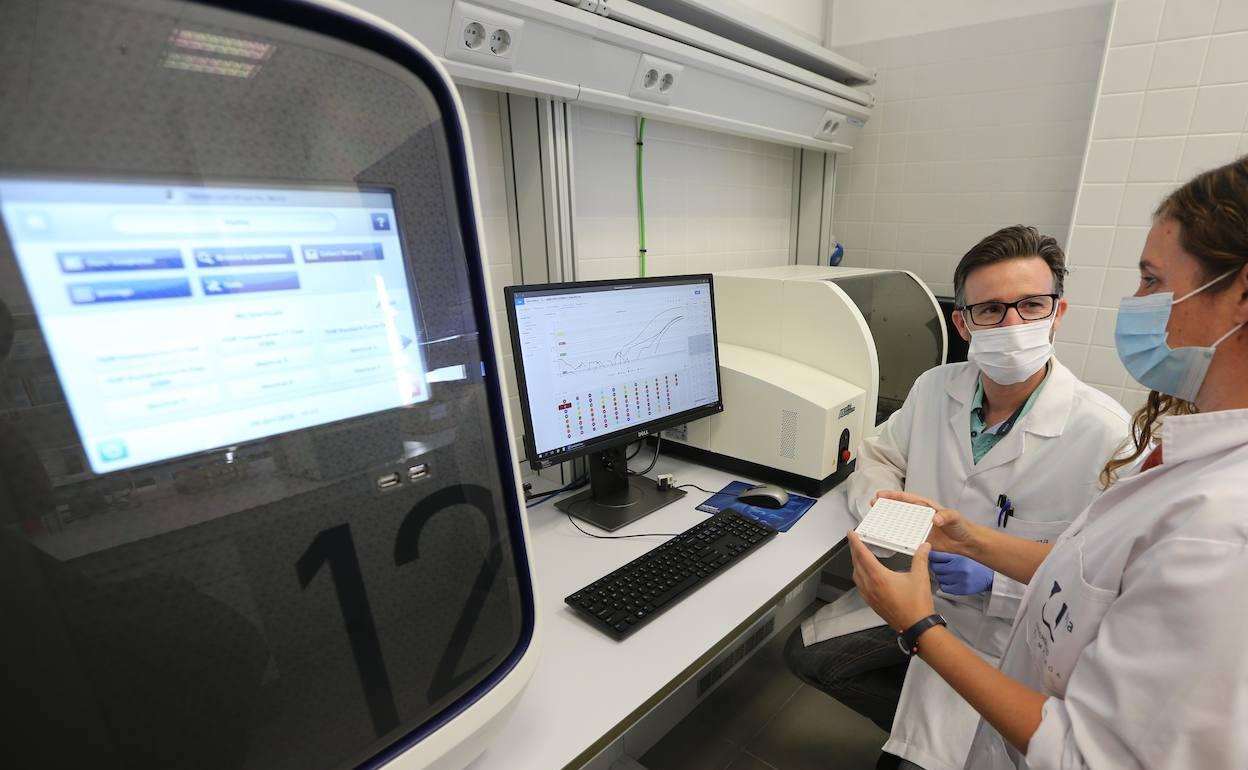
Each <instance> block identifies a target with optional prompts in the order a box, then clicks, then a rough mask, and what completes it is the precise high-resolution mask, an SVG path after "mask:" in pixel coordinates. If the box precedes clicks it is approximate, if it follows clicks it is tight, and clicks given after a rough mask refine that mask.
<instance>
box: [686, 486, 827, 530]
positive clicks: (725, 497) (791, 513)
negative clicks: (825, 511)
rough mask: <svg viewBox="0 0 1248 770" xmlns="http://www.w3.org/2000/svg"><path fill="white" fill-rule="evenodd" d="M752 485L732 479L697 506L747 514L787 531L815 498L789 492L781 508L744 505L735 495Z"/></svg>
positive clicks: (762, 522) (758, 520) (713, 510)
mask: <svg viewBox="0 0 1248 770" xmlns="http://www.w3.org/2000/svg"><path fill="white" fill-rule="evenodd" d="M753 486H754V485H753V484H751V483H749V482H748V481H734V482H731V483H730V484H729V485H728V486H726V487H724V488H723V489H721V490H719V491H718V492H716V493H715V494H713V495H711V496H710V497H709V498H707V500H706V502H704V503H702V504H701V505H699V506H698V510H699V511H704V512H706V513H712V514H714V513H719V512H720V511H722V510H724V509H725V508H728V509H731V510H734V511H736V512H737V513H740V514H743V515H745V516H749V517H750V518H751V519H754V520H755V521H757V522H758V523H760V524H766V525H767V526H769V527H771V528H772V529H774V530H777V531H779V532H788V531H789V527H792V526H793V525H794V524H796V523H797V520H798V519H800V518H802V514H804V513H806V511H809V510H810V506H812V505H814V504H815V498H813V497H806V496H805V495H796V494H793V493H792V492H790V493H789V502H788V503H786V504H785V506H784V507H783V508H760V507H759V506H757V505H746V504H745V503H743V502H741V501H740V500H738V499H737V495H738V494H740V493H742V492H744V491H745V490H747V489H749V488H750V487H753Z"/></svg>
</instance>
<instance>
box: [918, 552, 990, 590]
mask: <svg viewBox="0 0 1248 770" xmlns="http://www.w3.org/2000/svg"><path fill="white" fill-rule="evenodd" d="M928 565H929V566H930V567H931V569H932V572H934V573H936V580H937V581H939V583H940V590H942V591H944V592H945V593H947V594H956V595H958V596H965V595H967V594H978V593H983V592H984V591H990V590H992V575H993V572H992V570H990V569H988V568H987V567H985V566H984V565H982V564H980V563H979V562H977V561H975V560H973V559H968V558H967V557H965V556H958V555H956V554H952V553H944V552H943V551H932V553H931V556H930V557H929V558H928Z"/></svg>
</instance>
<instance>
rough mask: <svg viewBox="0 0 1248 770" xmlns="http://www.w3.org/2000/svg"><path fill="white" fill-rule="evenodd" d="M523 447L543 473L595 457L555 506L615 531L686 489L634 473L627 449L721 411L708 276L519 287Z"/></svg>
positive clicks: (513, 306) (515, 329)
mask: <svg viewBox="0 0 1248 770" xmlns="http://www.w3.org/2000/svg"><path fill="white" fill-rule="evenodd" d="M506 295H507V313H508V320H509V321H510V326H511V343H512V351H513V353H514V360H515V364H516V376H517V379H518V382H519V385H520V411H521V414H522V415H523V418H524V430H525V436H524V445H525V451H526V452H527V456H528V460H529V464H530V465H531V466H532V467H533V468H534V469H535V470H540V469H542V468H545V467H548V466H551V465H554V464H557V463H561V462H565V461H567V460H572V459H575V458H578V457H583V456H588V457H589V476H590V488H589V490H587V491H585V492H582V493H580V494H578V495H574V496H572V497H570V498H567V499H566V500H562V501H559V502H558V503H556V505H557V507H559V508H560V510H564V511H566V512H568V513H570V514H571V515H573V516H576V517H577V518H580V519H583V520H585V521H588V522H589V523H591V524H594V525H596V526H598V527H601V528H602V529H606V530H614V529H618V528H620V527H622V526H624V525H625V524H628V523H629V522H632V521H635V520H636V519H638V518H640V517H642V516H644V515H646V514H647V513H650V512H651V511H654V510H656V509H658V508H660V507H662V506H664V505H666V504H668V503H670V502H672V501H673V500H676V499H679V498H680V497H683V496H684V494H685V493H684V492H683V491H681V490H674V489H670V490H660V489H659V488H658V485H657V484H656V483H655V482H654V481H653V480H650V479H646V478H644V477H642V476H636V475H631V474H629V472H628V463H627V459H626V454H625V450H626V447H627V446H628V445H629V444H631V443H632V442H634V441H637V440H638V439H642V438H645V437H646V436H650V435H654V434H657V433H658V432H659V431H661V430H663V429H664V428H669V427H673V426H676V425H682V424H684V423H687V422H690V421H691V420H696V419H698V418H699V417H706V416H709V415H712V414H716V413H718V412H722V411H723V409H724V405H723V400H722V397H721V390H720V383H719V352H718V347H717V344H716V335H715V297H714V286H713V282H712V279H711V276H710V275H709V274H708V275H684V276H666V277H661V278H627V279H620V280H610V281H584V282H578V283H560V284H538V285H531V286H510V287H508V288H507V290H506Z"/></svg>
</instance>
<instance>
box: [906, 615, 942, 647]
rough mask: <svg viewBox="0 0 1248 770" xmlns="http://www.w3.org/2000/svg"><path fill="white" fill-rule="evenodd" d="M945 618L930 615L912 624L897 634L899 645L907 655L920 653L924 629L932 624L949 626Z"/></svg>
mask: <svg viewBox="0 0 1248 770" xmlns="http://www.w3.org/2000/svg"><path fill="white" fill-rule="evenodd" d="M948 625H949V624H948V623H946V622H945V619H944V618H942V617H941V616H940V615H928V616H927V617H925V618H923V619H922V620H920V621H919V622H918V623H915V624H914V625H913V626H910V627H909V628H907V629H906V630H905V631H902V632H901V633H900V634H897V646H898V647H900V648H901V651H902V652H904V653H905V654H906V655H907V657H908V656H911V655H914V654H916V653H918V651H919V637H920V636H921V635H922V634H923V632H924V631H926V630H927V629H929V628H931V627H932V626H948Z"/></svg>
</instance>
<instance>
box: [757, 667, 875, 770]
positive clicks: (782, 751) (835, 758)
mask: <svg viewBox="0 0 1248 770" xmlns="http://www.w3.org/2000/svg"><path fill="white" fill-rule="evenodd" d="M886 738H887V736H886V735H885V734H884V732H883V731H882V730H880V729H879V728H878V727H876V726H875V725H874V724H872V723H871V721H870V720H868V719H865V718H863V717H861V716H858V715H857V714H855V713H854V712H852V711H850V710H849V709H847V708H845V707H844V706H842V705H841V704H840V703H838V702H836V701H835V700H833V699H832V698H829V697H828V696H827V695H825V694H824V693H822V692H820V691H819V690H816V689H815V688H813V687H809V686H806V685H802V688H801V689H800V690H798V691H797V693H796V694H795V695H794V696H793V697H792V698H791V699H790V700H789V702H788V703H786V704H784V707H783V708H781V709H780V711H779V712H778V713H777V714H776V716H775V718H773V719H772V720H771V722H769V723H768V724H767V727H766V729H764V730H763V731H762V732H761V733H759V734H758V735H757V736H755V737H754V739H753V740H751V741H750V742H749V743H748V744H746V751H748V752H749V753H750V754H751V755H753V756H755V757H758V758H759V759H762V760H763V761H764V762H767V763H768V764H770V765H772V766H774V767H775V768H776V769H777V770H872V768H874V767H875V761H876V759H877V758H878V757H879V755H880V747H881V746H883V745H884V741H885V740H886Z"/></svg>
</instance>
